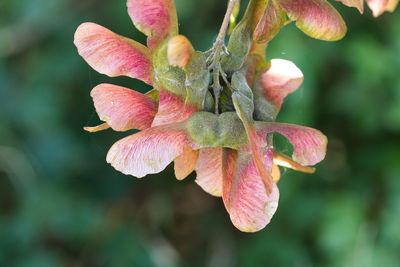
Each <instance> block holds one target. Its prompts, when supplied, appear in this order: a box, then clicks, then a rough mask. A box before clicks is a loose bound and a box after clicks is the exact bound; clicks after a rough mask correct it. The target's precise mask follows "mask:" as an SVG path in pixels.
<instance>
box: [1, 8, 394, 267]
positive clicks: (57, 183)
mask: <svg viewBox="0 0 400 267" xmlns="http://www.w3.org/2000/svg"><path fill="white" fill-rule="evenodd" d="M176 2H177V6H178V13H179V17H180V26H181V32H182V33H183V34H185V35H187V36H188V37H189V38H190V39H191V40H192V41H193V43H194V45H195V47H196V48H197V49H201V50H205V49H207V48H208V47H210V46H211V45H212V42H213V38H214V37H215V35H216V33H217V30H218V26H219V24H220V22H221V20H222V15H223V12H224V8H225V1H215V0H202V1H200V2H198V1H188V0H177V1H176ZM338 6H339V5H338ZM340 10H341V11H342V14H343V15H344V17H345V19H346V20H347V21H348V26H349V33H348V35H347V37H346V38H345V39H344V40H342V41H341V42H338V43H325V42H321V41H316V40H312V39H310V38H308V37H306V36H305V35H303V34H301V33H300V32H299V31H298V30H296V29H295V27H293V26H289V27H287V28H285V29H284V30H283V31H282V32H281V34H280V35H279V36H278V38H276V40H274V42H273V43H272V44H271V46H270V47H269V50H268V53H267V54H268V57H269V58H276V57H279V58H285V59H290V60H293V61H294V62H295V63H296V64H297V65H298V66H299V67H300V68H301V69H302V70H303V71H304V74H305V83H304V85H303V86H302V88H301V89H300V90H299V91H297V92H296V93H295V94H293V95H291V96H290V97H289V98H288V100H287V102H286V104H285V105H284V108H283V111H282V113H281V114H280V117H279V119H278V120H279V121H284V122H291V123H298V124H305V125H309V126H312V127H315V128H317V129H321V130H322V131H323V132H324V133H325V134H327V135H328V137H329V140H330V145H329V152H328V156H327V159H326V160H325V161H324V162H323V163H322V164H320V165H319V166H318V172H317V174H315V175H303V174H299V173H294V172H292V171H285V172H284V175H283V179H282V181H281V183H280V189H281V202H280V208H279V209H278V212H277V214H276V215H275V217H274V219H273V221H272V223H271V224H270V225H269V226H268V227H267V228H266V229H265V230H264V231H262V232H259V233H257V234H250V235H249V234H243V233H240V232H238V231H237V230H236V229H234V227H233V226H232V225H231V223H230V221H229V218H228V214H227V213H226V212H225V210H224V207H223V204H222V201H221V200H220V199H216V198H213V197H211V196H209V195H207V194H206V193H204V192H202V191H201V189H200V188H199V187H198V186H196V185H195V184H194V183H193V178H194V176H193V175H192V176H191V177H190V178H189V179H187V180H185V181H183V182H177V181H175V179H174V178H173V175H172V169H171V168H170V167H169V168H168V170H167V171H165V172H163V173H162V174H159V175H152V176H149V177H146V178H145V179H142V180H139V179H135V178H132V177H127V176H124V175H122V174H120V173H118V172H116V171H115V170H113V169H112V168H111V167H110V166H108V165H107V164H106V163H105V155H106V152H107V149H108V148H109V147H110V146H111V144H112V143H113V142H115V141H116V140H118V139H119V138H121V137H122V136H125V135H126V133H122V134H121V133H114V132H111V131H106V132H102V133H98V134H88V133H85V132H83V130H82V126H85V125H95V124H96V123H98V118H97V116H96V114H95V112H94V108H93V106H92V103H91V99H90V96H89V92H90V90H91V88H92V87H94V86H95V85H97V84H99V83H101V82H110V83H115V84H118V85H125V86H128V87H131V88H135V89H137V90H141V91H145V90H148V88H147V87H145V86H144V85H143V84H142V83H141V82H139V81H135V80H131V79H127V78H117V79H110V78H108V77H105V76H102V75H100V74H98V73H96V72H95V71H93V70H92V69H90V68H89V67H88V66H87V64H86V63H85V62H84V61H83V60H82V59H81V58H80V57H79V56H78V54H77V52H76V49H75V47H74V46H73V33H74V31H75V29H76V27H77V26H78V25H79V24H80V23H82V22H84V21H93V22H97V23H99V24H102V25H104V26H107V27H108V28H110V29H112V30H113V31H115V32H118V33H120V34H123V35H126V36H129V37H131V38H134V39H137V40H140V41H144V36H142V35H141V34H140V33H139V32H138V31H137V30H136V29H134V27H133V26H132V24H131V22H130V20H129V17H128V15H127V13H126V8H125V1H124V0H117V1H100V0H18V1H15V0H2V1H1V2H0V101H1V105H0V266H8V267H14V266H16V267H47V266H49V267H50V266H51V267H53V266H74V267H75V266H79V267H81V266H82V267H83V266H85V267H86V266H99V267H100V266H104V267H105V266H112V267H119V266H121V267H124V266H134V267H153V266H154V267H175V266H185V267H186V266H187V267H189V266H190V267H197V266H199V267H200V266H207V267H235V266H237V267H239V266H240V267H254V266H274V267H280V266H282V267H286V266H293V267H311V266H324V267H347V266H349V267H350V266H351V267H357V266H363V267H376V266H377V267H381V266H384V267H397V266H400V254H399V251H400V230H399V225H400V75H399V70H400V11H397V12H395V13H394V14H385V15H384V16H382V17H380V18H379V19H373V18H372V16H371V14H370V13H369V12H367V14H365V15H364V16H361V15H359V14H358V13H357V11H356V10H355V9H344V8H340ZM283 146H284V149H286V150H288V149H289V146H288V144H286V143H284V144H283Z"/></svg>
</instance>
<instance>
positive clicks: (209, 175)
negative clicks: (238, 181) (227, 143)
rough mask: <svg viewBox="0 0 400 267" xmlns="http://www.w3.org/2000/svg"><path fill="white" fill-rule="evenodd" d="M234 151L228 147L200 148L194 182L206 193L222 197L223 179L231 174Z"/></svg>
mask: <svg viewBox="0 0 400 267" xmlns="http://www.w3.org/2000/svg"><path fill="white" fill-rule="evenodd" d="M234 163H235V152H233V151H232V150H230V149H228V148H221V147H219V148H204V149H200V153H199V159H198V161H197V165H196V174H197V177H196V183H197V184H198V185H199V186H200V187H201V188H202V189H203V190H204V191H206V192H207V193H209V194H210V195H212V196H215V197H222V192H223V187H222V186H223V181H224V179H225V178H226V177H229V176H231V175H232V171H233V166H234Z"/></svg>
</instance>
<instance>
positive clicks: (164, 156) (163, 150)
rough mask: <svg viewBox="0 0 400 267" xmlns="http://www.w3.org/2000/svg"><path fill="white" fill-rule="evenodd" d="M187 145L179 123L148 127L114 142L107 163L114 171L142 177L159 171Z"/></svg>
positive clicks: (186, 139) (184, 132)
mask: <svg viewBox="0 0 400 267" xmlns="http://www.w3.org/2000/svg"><path fill="white" fill-rule="evenodd" d="M186 146H190V141H189V139H188V137H187V134H186V131H185V130H184V129H183V126H182V125H181V124H179V123H178V124H169V125H164V126H158V127H152V128H148V129H146V130H143V131H141V132H139V133H137V134H134V135H131V136H128V137H126V138H124V139H122V140H120V141H118V142H117V143H115V144H114V145H113V146H112V147H111V149H110V150H109V152H108V154H107V162H108V163H110V164H111V165H112V166H113V167H114V168H115V169H116V170H118V171H120V172H122V173H124V174H127V175H133V176H136V177H138V178H142V177H144V176H146V175H147V174H153V173H159V172H160V171H162V170H164V169H165V168H166V167H167V166H168V165H169V164H170V163H171V162H172V161H173V160H174V159H175V158H176V157H178V156H180V155H181V154H182V153H183V152H184V148H185V147H186Z"/></svg>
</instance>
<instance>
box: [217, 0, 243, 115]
mask: <svg viewBox="0 0 400 267" xmlns="http://www.w3.org/2000/svg"><path fill="white" fill-rule="evenodd" d="M237 1H238V0H229V3H228V7H227V9H226V13H225V17H224V20H223V22H222V25H221V28H220V30H219V33H218V36H217V39H216V40H215V43H214V45H213V48H212V51H213V55H212V63H211V66H210V69H212V71H213V92H214V97H215V114H218V112H219V111H218V109H219V107H218V102H219V96H220V93H221V89H222V87H221V85H220V82H219V76H220V72H221V62H220V60H221V56H222V52H223V48H224V45H225V36H226V32H227V30H228V26H229V21H230V17H231V15H232V13H233V10H234V8H235V5H236V2H237Z"/></svg>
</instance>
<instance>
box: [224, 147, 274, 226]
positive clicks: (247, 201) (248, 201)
mask: <svg viewBox="0 0 400 267" xmlns="http://www.w3.org/2000/svg"><path fill="white" fill-rule="evenodd" d="M223 199H224V203H225V206H226V208H227V210H228V212H229V215H230V218H231V221H232V223H233V224H234V225H235V227H237V228H238V229H239V230H241V231H243V232H257V231H259V230H261V229H263V228H264V227H265V226H266V225H267V224H268V223H269V222H270V221H271V219H272V217H273V215H274V214H275V212H276V210H277V208H278V201H279V190H278V187H277V186H276V184H275V183H274V184H273V186H272V192H271V193H270V194H267V191H266V188H265V186H264V183H263V181H262V178H261V177H260V175H259V174H258V171H257V168H256V165H255V162H254V160H253V158H252V156H251V154H250V153H247V152H239V156H238V159H237V161H236V166H235V171H234V174H233V176H231V177H228V179H227V180H226V181H225V182H224V194H223Z"/></svg>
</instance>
